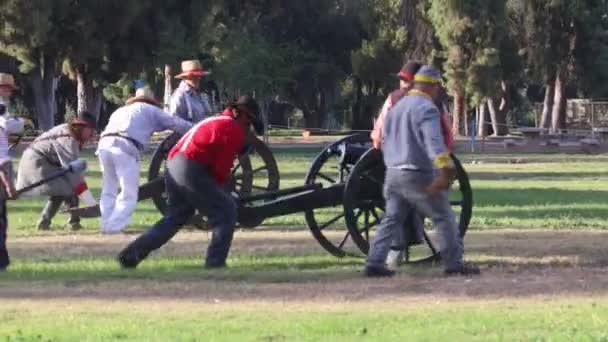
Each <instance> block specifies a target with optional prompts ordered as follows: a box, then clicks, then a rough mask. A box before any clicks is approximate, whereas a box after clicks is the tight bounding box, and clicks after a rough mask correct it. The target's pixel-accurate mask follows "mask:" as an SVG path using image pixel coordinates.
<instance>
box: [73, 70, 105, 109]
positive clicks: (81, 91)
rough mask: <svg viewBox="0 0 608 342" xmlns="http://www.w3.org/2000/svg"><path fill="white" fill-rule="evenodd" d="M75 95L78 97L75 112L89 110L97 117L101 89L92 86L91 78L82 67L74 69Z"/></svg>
mask: <svg viewBox="0 0 608 342" xmlns="http://www.w3.org/2000/svg"><path fill="white" fill-rule="evenodd" d="M76 96H77V97H78V105H77V112H78V113H82V112H85V111H86V112H89V113H91V114H93V115H94V116H95V117H96V118H98V117H99V110H100V108H101V89H98V88H95V87H94V86H93V80H92V79H91V78H90V77H89V75H86V74H85V72H84V70H83V68H82V67H81V68H78V70H77V71H76Z"/></svg>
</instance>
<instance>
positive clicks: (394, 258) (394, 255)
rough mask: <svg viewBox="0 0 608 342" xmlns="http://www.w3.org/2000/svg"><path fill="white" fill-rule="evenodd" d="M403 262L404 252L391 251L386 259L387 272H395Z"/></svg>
mask: <svg viewBox="0 0 608 342" xmlns="http://www.w3.org/2000/svg"><path fill="white" fill-rule="evenodd" d="M404 260H405V252H404V251H402V250H395V249H391V250H390V251H389V252H388V255H387V257H386V267H387V268H388V269H389V270H396V269H397V268H398V267H399V265H401V264H402V263H403V261H404Z"/></svg>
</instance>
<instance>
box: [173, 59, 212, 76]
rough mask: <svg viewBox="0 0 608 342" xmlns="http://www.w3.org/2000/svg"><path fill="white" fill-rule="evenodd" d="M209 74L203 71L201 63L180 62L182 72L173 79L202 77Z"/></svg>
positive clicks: (195, 61)
mask: <svg viewBox="0 0 608 342" xmlns="http://www.w3.org/2000/svg"><path fill="white" fill-rule="evenodd" d="M209 74H211V71H205V70H203V66H202V65H201V62H200V61H198V60H195V59H193V60H188V61H183V62H182V72H181V74H179V75H177V76H175V78H179V79H183V78H186V77H192V76H195V77H203V76H206V75H209Z"/></svg>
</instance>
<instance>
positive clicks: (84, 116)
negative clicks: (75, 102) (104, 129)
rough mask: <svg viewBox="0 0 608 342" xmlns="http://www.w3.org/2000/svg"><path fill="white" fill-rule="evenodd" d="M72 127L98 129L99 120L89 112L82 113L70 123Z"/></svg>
mask: <svg viewBox="0 0 608 342" xmlns="http://www.w3.org/2000/svg"><path fill="white" fill-rule="evenodd" d="M70 123H71V124H72V125H82V126H87V127H89V128H92V129H95V128H97V119H96V118H95V116H94V115H93V114H91V113H89V112H81V113H80V114H78V116H77V117H75V118H74V119H72V121H71V122H70Z"/></svg>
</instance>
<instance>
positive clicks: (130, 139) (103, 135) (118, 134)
mask: <svg viewBox="0 0 608 342" xmlns="http://www.w3.org/2000/svg"><path fill="white" fill-rule="evenodd" d="M101 137H102V138H105V137H118V138H123V139H125V140H128V141H129V142H131V143H132V144H133V145H135V148H137V149H138V150H139V151H143V149H144V145H142V144H141V143H140V142H139V141H137V140H135V139H133V138H131V137H128V136H126V135H124V134H120V133H106V134H102V135H101Z"/></svg>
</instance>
